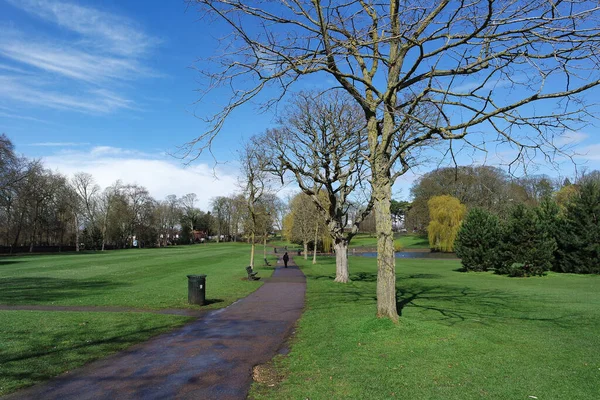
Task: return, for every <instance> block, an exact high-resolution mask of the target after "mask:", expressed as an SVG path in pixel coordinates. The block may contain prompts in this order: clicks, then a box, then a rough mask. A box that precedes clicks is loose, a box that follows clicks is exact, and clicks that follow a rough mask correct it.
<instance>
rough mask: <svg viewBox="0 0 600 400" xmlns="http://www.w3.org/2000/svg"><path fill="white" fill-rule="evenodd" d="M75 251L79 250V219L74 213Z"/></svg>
mask: <svg viewBox="0 0 600 400" xmlns="http://www.w3.org/2000/svg"><path fill="white" fill-rule="evenodd" d="M75 251H79V219H78V218H77V214H75Z"/></svg>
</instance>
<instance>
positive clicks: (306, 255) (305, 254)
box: [304, 241, 308, 260]
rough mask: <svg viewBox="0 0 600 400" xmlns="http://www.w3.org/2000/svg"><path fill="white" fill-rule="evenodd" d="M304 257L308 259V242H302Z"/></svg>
mask: <svg viewBox="0 0 600 400" xmlns="http://www.w3.org/2000/svg"><path fill="white" fill-rule="evenodd" d="M304 259H305V260H308V242H307V241H305V242H304Z"/></svg>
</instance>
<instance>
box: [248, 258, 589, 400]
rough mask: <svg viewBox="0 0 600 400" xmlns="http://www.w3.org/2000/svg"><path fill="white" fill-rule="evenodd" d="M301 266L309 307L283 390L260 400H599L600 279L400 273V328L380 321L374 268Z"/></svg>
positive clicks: (426, 267) (259, 387)
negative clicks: (344, 272)
mask: <svg viewBox="0 0 600 400" xmlns="http://www.w3.org/2000/svg"><path fill="white" fill-rule="evenodd" d="M296 262H297V263H299V264H303V266H302V268H303V271H304V272H305V274H306V276H307V283H308V287H307V303H306V311H305V313H304V314H303V316H302V318H301V320H300V322H299V326H298V330H297V334H296V336H295V339H294V341H293V345H292V348H291V352H290V353H289V354H288V355H287V356H279V357H278V358H276V359H275V360H274V364H275V366H276V367H277V368H278V373H279V374H280V375H284V376H286V379H285V380H283V382H281V383H278V384H276V385H275V386H273V387H269V386H268V385H264V384H254V385H253V388H252V391H251V394H250V397H251V398H254V399H282V398H285V399H307V398H308V399H311V400H316V399H358V398H367V399H392V398H406V399H461V400H462V399H476V398H485V399H529V398H538V399H592V398H599V397H600V386H598V379H600V335H598V332H599V331H600V290H599V289H600V277H598V276H577V275H559V274H549V275H548V276H546V277H542V278H525V279H523V278H507V277H503V276H497V275H493V274H487V273H482V274H475V273H460V272H457V271H456V270H457V269H458V268H459V267H460V264H459V262H458V261H453V260H402V261H400V260H399V261H398V266H397V269H398V280H397V290H398V308H399V309H400V310H401V313H402V317H401V321H400V322H399V323H398V324H397V325H395V324H393V323H391V322H390V321H388V320H380V319H377V318H375V315H374V314H375V305H376V297H375V292H376V290H375V288H376V276H377V273H376V272H377V271H376V261H375V260H373V259H363V258H359V257H356V258H351V260H350V262H351V278H352V282H351V283H349V284H346V285H342V284H336V283H334V282H333V277H334V271H335V264H334V260H333V259H332V258H322V259H320V260H319V264H317V265H315V266H313V265H311V264H310V262H309V263H305V262H304V260H301V259H298V258H296Z"/></svg>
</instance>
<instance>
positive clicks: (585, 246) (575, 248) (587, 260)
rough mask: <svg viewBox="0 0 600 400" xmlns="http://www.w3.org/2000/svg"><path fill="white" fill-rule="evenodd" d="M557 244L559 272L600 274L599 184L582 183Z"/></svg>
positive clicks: (567, 214)
mask: <svg viewBox="0 0 600 400" xmlns="http://www.w3.org/2000/svg"><path fill="white" fill-rule="evenodd" d="M557 242H558V251H557V260H556V262H555V269H556V270H558V271H561V272H573V273H578V274H590V273H596V274H597V273H600V182H598V181H596V180H592V179H589V180H584V181H583V182H582V183H580V186H579V191H578V193H577V194H576V196H574V198H573V199H572V201H571V202H569V203H568V204H567V206H566V212H565V216H564V222H563V223H562V224H561V227H560V229H559V230H558V235H557Z"/></svg>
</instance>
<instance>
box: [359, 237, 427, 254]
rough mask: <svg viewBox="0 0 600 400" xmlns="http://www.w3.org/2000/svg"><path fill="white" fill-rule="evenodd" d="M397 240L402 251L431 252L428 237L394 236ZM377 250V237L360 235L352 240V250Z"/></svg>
mask: <svg viewBox="0 0 600 400" xmlns="http://www.w3.org/2000/svg"><path fill="white" fill-rule="evenodd" d="M394 237H395V240H396V241H397V242H400V244H402V249H427V250H429V241H428V239H427V235H418V234H414V233H409V234H400V233H397V234H395V235H394ZM359 247H365V248H371V249H374V248H377V237H376V236H374V235H368V234H364V233H361V234H358V235H356V236H355V237H353V238H352V241H351V242H350V248H359Z"/></svg>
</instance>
